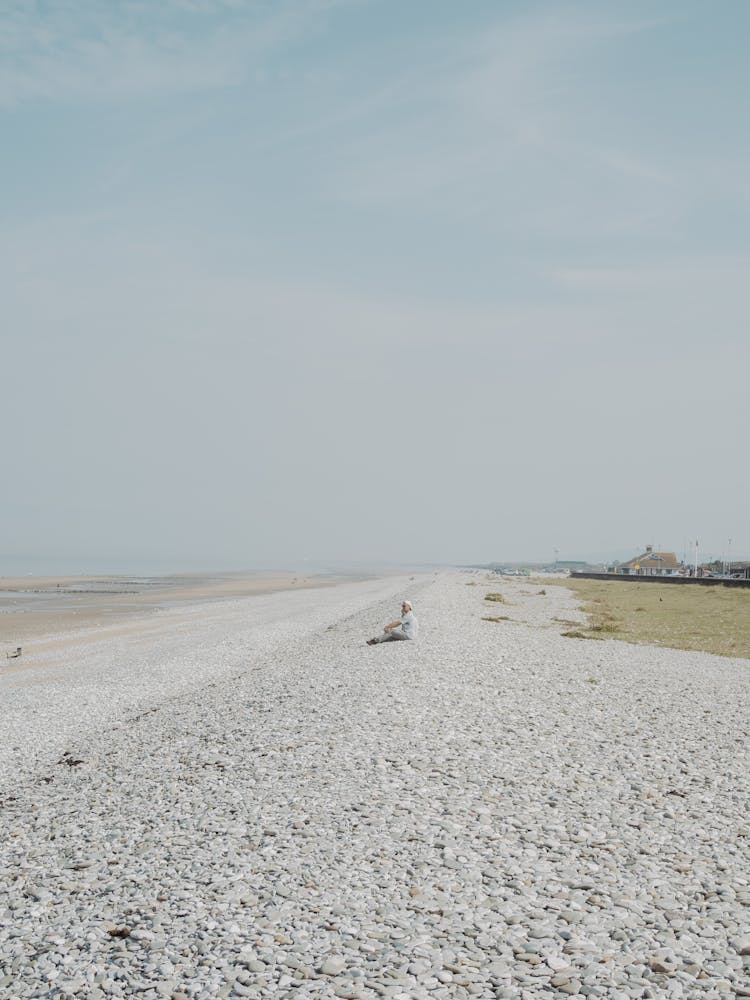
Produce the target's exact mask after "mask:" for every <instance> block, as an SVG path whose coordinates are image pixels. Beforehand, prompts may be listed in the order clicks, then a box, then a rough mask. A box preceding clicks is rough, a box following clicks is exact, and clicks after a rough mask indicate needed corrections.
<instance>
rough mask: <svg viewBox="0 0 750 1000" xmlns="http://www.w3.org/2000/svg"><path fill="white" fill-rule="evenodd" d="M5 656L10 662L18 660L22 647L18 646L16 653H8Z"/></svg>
mask: <svg viewBox="0 0 750 1000" xmlns="http://www.w3.org/2000/svg"><path fill="white" fill-rule="evenodd" d="M5 655H6V656H7V658H8V659H9V660H17V659H18V657H19V656H20V655H21V647H20V646H16V651H15V653H6V654H5Z"/></svg>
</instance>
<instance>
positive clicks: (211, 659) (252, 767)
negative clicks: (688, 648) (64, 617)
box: [0, 573, 750, 1000]
mask: <svg viewBox="0 0 750 1000" xmlns="http://www.w3.org/2000/svg"><path fill="white" fill-rule="evenodd" d="M489 591H500V592H502V594H503V596H504V598H505V601H506V603H494V604H491V603H488V602H486V601H485V600H484V597H485V595H486V594H487V592H489ZM405 597H407V598H409V599H410V600H411V601H412V602H413V605H414V611H415V614H416V616H417V618H418V620H419V624H420V637H419V639H418V640H417V641H416V642H397V643H386V644H382V645H379V646H373V647H368V646H367V645H365V640H366V639H367V638H369V637H370V636H372V635H375V634H376V633H377V632H379V631H380V629H381V628H382V626H383V625H384V624H385V623H386V622H388V621H390V620H392V619H393V618H394V617H395V616H397V614H398V609H399V605H400V602H401V600H402V599H403V598H405ZM490 616H493V617H496V618H498V619H500V620H497V621H486V620H483V619H484V618H486V617H490ZM506 616H507V617H506ZM576 618H579V619H581V618H582V615H581V614H580V612H579V611H578V610H577V606H576V602H575V599H574V596H573V595H572V594H571V593H570V592H569V591H567V590H565V589H564V588H562V587H558V586H544V584H541V585H540V584H538V583H534V582H531V581H528V580H504V581H502V582H500V581H497V580H493V582H492V583H490V582H488V580H487V578H486V575H485V574H479V575H477V574H468V573H440V574H423V575H419V576H417V577H409V576H403V577H389V578H385V579H377V580H364V581H358V582H344V583H340V584H337V585H336V586H330V587H325V588H321V589H316V590H315V589H314V590H307V591H302V590H297V591H287V592H280V593H271V594H258V595H254V596H250V597H244V598H241V599H237V600H226V601H225V600H222V601H218V602H215V603H212V604H210V605H207V604H202V605H194V606H190V605H188V606H181V607H179V608H171V609H164V610H161V611H159V613H158V614H152V615H150V616H149V617H148V618H147V619H144V621H143V623H142V627H138V624H137V623H136V624H134V625H132V624H131V626H129V628H128V629H127V630H122V631H121V632H120V633H111V634H105V635H102V634H100V633H97V632H96V630H94V631H89V632H86V633H85V634H84V633H79V634H78V635H76V636H68V637H63V638H64V641H61V642H60V643H58V644H57V645H55V644H50V645H49V649H48V652H47V653H45V655H43V656H39V657H38V658H37V659H36V660H34V659H33V658H32V659H30V660H29V659H27V660H25V662H24V663H22V664H19V665H17V666H13V667H6V666H5V665H4V661H3V663H2V664H0V704H1V705H2V724H1V725H0V883H1V884H2V894H0V997H3V998H16V997H18V998H26V997H50V998H74V997H75V998H79V997H84V998H91V1000H100V998H105V997H123V998H124V997H140V998H143V1000H158V998H163V997H166V998H171V1000H185V998H200V997H219V998H224V997H253V998H265V997H269V998H270V997H274V998H295V1000H308V998H315V997H324V998H326V997H344V998H352V1000H360V998H362V1000H364V998H379V997H384V998H394V1000H412V998H413V1000H427V998H434V1000H463V998H470V997H477V998H508V1000H513V998H520V1000H525V998H536V997H566V996H576V995H582V996H590V997H607V998H613V1000H631V998H648V997H651V998H660V997H668V998H702V1000H708V998H717V1000H718V998H733V997H750V794H749V786H750V782H749V781H748V775H749V774H750V768H749V767H748V764H749V761H748V749H749V746H750V740H749V734H750V661H747V660H741V659H728V658H722V657H717V656H712V655H709V654H704V653H696V652H685V651H678V650H671V649H663V648H659V647H654V646H634V645H626V644H624V643H618V642H614V641H611V640H603V641H586V640H580V639H572V638H566V637H563V636H562V635H561V632H563V631H565V628H566V627H565V626H564V625H562V624H561V623H560V621H559V620H558V619H563V620H567V621H570V620H576ZM45 657H46V658H45Z"/></svg>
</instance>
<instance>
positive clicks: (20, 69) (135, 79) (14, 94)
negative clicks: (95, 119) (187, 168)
mask: <svg viewBox="0 0 750 1000" xmlns="http://www.w3.org/2000/svg"><path fill="white" fill-rule="evenodd" d="M338 2H339V3H341V2H344V0H338ZM321 9H322V8H321V6H320V4H319V3H318V2H316V0H308V2H304V3H300V4H296V5H289V4H280V5H277V6H274V7H272V8H266V7H260V6H259V5H257V4H255V3H252V2H250V0H237V2H231V0H212V2H206V3H191V2H189V0H169V2H166V3H161V4H158V5H157V4H145V3H142V2H138V0H130V2H123V3H120V4H111V5H110V4H106V3H105V4H102V3H97V2H93V0H89V2H88V3H83V4H81V3H78V2H76V3H72V2H65V0H56V2H52V3H50V4H49V5H48V6H47V7H46V8H45V11H44V13H43V14H40V13H39V12H38V9H37V8H36V6H32V5H30V4H27V3H25V2H23V0H16V2H12V0H11V4H10V7H9V8H8V9H6V10H5V11H4V13H3V18H4V20H3V25H2V30H1V31H0V61H1V64H2V65H1V68H0V107H6V108H10V107H14V106H17V105H20V104H24V103H27V102H29V101H39V100H45V101H55V102H59V101H72V100H85V101H87V102H101V101H104V100H107V99H109V98H112V97H136V98H137V97H142V96H152V95H155V94H182V93H196V92H200V91H205V90H212V89H216V88H222V87H229V86H236V85H238V84H239V83H241V82H243V81H244V80H245V79H247V78H250V77H251V76H252V73H253V70H254V69H255V68H257V67H258V66H260V65H261V64H262V62H263V60H264V59H266V58H268V56H269V54H271V53H273V51H275V50H276V49H277V47H278V46H280V45H282V44H283V43H285V42H287V41H288V40H289V39H291V38H294V37H295V36H296V35H298V34H299V33H300V32H302V31H304V30H305V29H306V28H307V27H308V26H309V24H310V23H311V19H312V18H313V17H316V16H318V17H319V16H320V11H321Z"/></svg>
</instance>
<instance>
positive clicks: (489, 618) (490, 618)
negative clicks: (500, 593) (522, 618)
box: [482, 615, 510, 622]
mask: <svg viewBox="0 0 750 1000" xmlns="http://www.w3.org/2000/svg"><path fill="white" fill-rule="evenodd" d="M482 621H483V622H509V621H510V615H482Z"/></svg>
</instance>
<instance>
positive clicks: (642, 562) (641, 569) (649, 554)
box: [617, 545, 680, 576]
mask: <svg viewBox="0 0 750 1000" xmlns="http://www.w3.org/2000/svg"><path fill="white" fill-rule="evenodd" d="M617 572H618V573H628V574H630V575H631V576H632V575H635V576H672V575H673V574H674V573H679V572H680V564H679V563H678V562H677V556H676V555H675V554H674V552H654V550H653V548H652V546H651V545H647V546H646V551H645V552H643V553H641V555H639V556H636V557H635V559H628V561H627V562H624V563H620V565H619V566H618V567H617Z"/></svg>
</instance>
